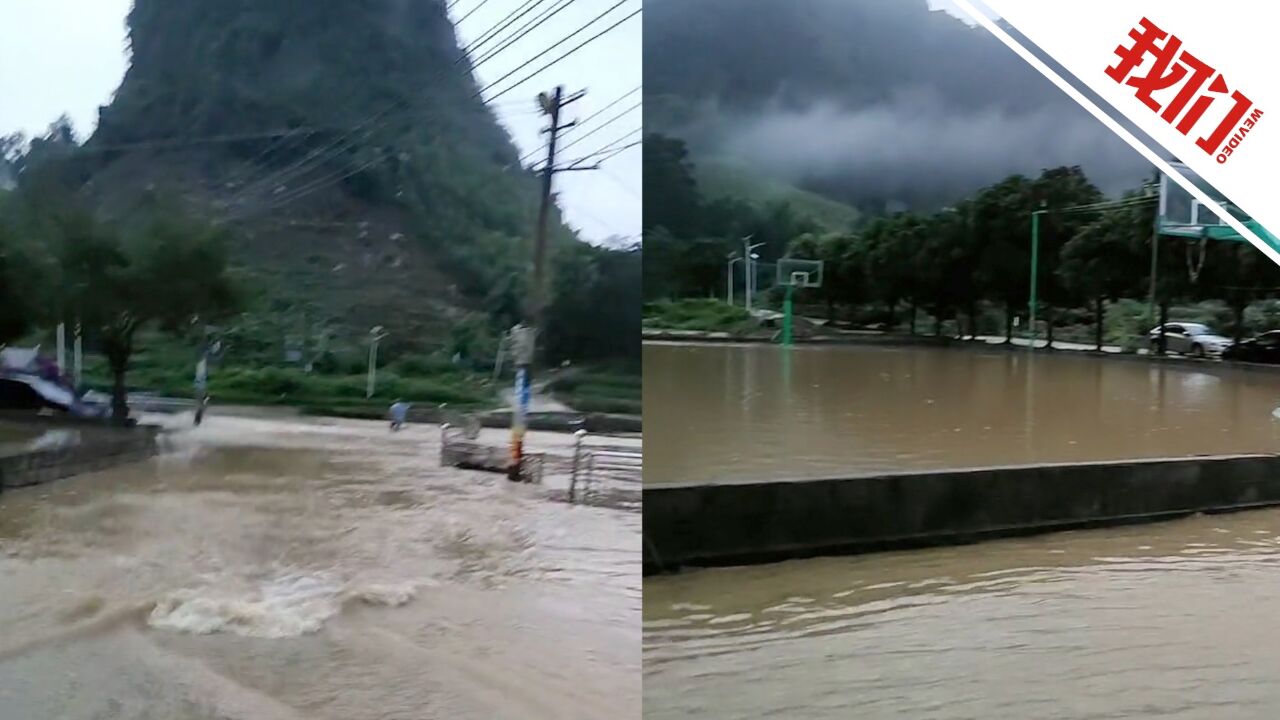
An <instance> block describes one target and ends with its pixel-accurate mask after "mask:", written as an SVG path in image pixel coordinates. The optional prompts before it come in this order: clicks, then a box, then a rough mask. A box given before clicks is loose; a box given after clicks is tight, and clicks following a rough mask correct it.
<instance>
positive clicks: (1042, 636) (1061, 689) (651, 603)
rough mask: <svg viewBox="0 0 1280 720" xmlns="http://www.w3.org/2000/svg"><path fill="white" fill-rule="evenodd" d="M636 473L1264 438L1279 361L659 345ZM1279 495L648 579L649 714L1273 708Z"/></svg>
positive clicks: (648, 354) (1028, 456)
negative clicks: (1203, 510) (987, 537)
mask: <svg viewBox="0 0 1280 720" xmlns="http://www.w3.org/2000/svg"><path fill="white" fill-rule="evenodd" d="M644 391H645V398H644V400H645V413H646V418H645V420H646V422H647V424H648V427H649V428H650V433H649V435H650V437H649V438H648V439H649V443H648V448H647V452H646V455H645V471H646V482H648V483H665V482H697V481H715V480H721V479H751V478H761V479H763V478H771V479H773V478H803V477H813V476H823V475H838V474H842V473H859V472H877V471H893V470H909V469H938V468H948V467H966V466H969V467H972V466H983V465H1008V464H1019V463H1033V462H1070V461H1088V460H1115V459H1124V458H1138V457H1165V456H1186V455H1196V454H1229V453H1252V452H1274V451H1275V449H1276V448H1277V447H1280V429H1278V428H1277V426H1278V425H1280V423H1277V421H1276V420H1274V419H1273V417H1272V412H1273V410H1274V409H1275V408H1276V407H1277V406H1280V375H1277V374H1273V373H1270V372H1257V371H1244V370H1239V369H1232V368H1230V367H1227V366H1222V365H1206V366H1205V367H1204V368H1203V369H1201V368H1198V367H1187V366H1166V367H1160V366H1157V365H1153V364H1148V363H1146V362H1134V361H1125V360H1117V359H1099V358H1094V357H1085V356H1079V355H1073V354H1070V353H1062V354H1060V355H1038V356H1035V357H1031V356H1029V355H1028V354H1027V353H1025V352H1016V351H1015V352H1006V351H1004V350H1002V349H992V350H985V349H975V348H955V349H947V348H923V347H913V348H890V347H844V348H796V349H794V350H792V351H791V352H790V353H788V352H785V351H783V350H781V349H780V348H777V347H763V346H750V347H745V346H681V345H658V344H653V345H646V347H645V388H644ZM1273 596H1275V597H1280V510H1258V511H1252V512H1244V513H1238V514H1233V515H1216V516H1198V517H1194V518H1189V519H1185V520H1180V521H1175V522H1165V523H1156V524H1148V525H1137V526H1132V527H1125V528H1111V529H1103V530H1088V531H1079V532H1069V533H1056V534H1049V535H1043V536H1039V537H1034V538H1028V539H1017V540H1002V541H993V542H986V543H981V544H977V545H969V546H961V547H949V548H936V549H927V550H914V551H909V552H889V553H878V554H868V555H861V556H853V557H835V558H822V559H812V560H799V561H792V562H783V563H775V564H767V565H759V566H753V567H742V568H728V569H710V570H693V571H688V572H685V573H682V574H678V575H673V576H672V575H668V576H655V577H650V578H648V579H647V580H646V582H645V606H644V675H645V685H644V695H645V714H646V717H648V718H656V719H665V718H686V717H708V718H712V717H714V718H733V719H735V720H754V719H756V718H760V719H763V718H803V719H804V720H828V719H830V720H835V719H836V718H841V719H843V718H849V717H857V718H899V717H909V718H934V719H938V720H969V719H974V720H976V719H978V718H1063V719H1066V718H1070V719H1072V720H1077V719H1082V718H1104V717H1113V718H1188V719H1190V718H1195V719H1201V718H1203V719H1206V720H1207V719H1210V718H1222V717H1231V718H1259V719H1262V718H1270V717H1274V714H1275V712H1274V710H1275V708H1276V707H1280V690H1278V689H1277V686H1276V684H1275V682H1274V678H1275V676H1276V675H1277V674H1278V673H1280V650H1278V649H1277V648H1280V630H1277V629H1276V628H1277V627H1280V626H1277V624H1276V623H1275V622H1274V618H1273V613H1272V605H1273V603H1270V602H1269V601H1268V598H1271V597H1273Z"/></svg>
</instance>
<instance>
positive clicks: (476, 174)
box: [77, 0, 573, 349]
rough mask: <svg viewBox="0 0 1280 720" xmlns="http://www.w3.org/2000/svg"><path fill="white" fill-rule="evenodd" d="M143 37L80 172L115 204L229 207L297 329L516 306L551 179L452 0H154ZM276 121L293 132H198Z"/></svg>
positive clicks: (261, 280)
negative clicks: (527, 151) (493, 94)
mask: <svg viewBox="0 0 1280 720" xmlns="http://www.w3.org/2000/svg"><path fill="white" fill-rule="evenodd" d="M129 44H130V49H131V52H132V63H131V66H130V68H129V70H128V72H127V74H126V76H125V78H124V81H123V83H122V85H121V86H120V88H119V90H118V91H117V92H116V94H115V96H114V97H113V99H112V101H111V103H110V104H109V105H107V106H105V107H103V108H102V110H101V113H100V123H99V126H98V130H97V132H96V133H95V134H94V136H93V137H92V138H91V139H90V140H89V142H88V143H87V144H86V147H85V151H84V152H83V155H84V158H82V161H83V165H82V166H81V167H80V168H79V174H78V176H77V180H79V181H83V182H84V184H83V187H82V190H81V192H82V193H83V194H84V195H85V196H86V197H88V198H90V199H91V201H92V202H93V203H95V204H96V206H97V207H98V209H99V210H100V211H101V212H102V214H104V215H106V216H107V217H110V218H115V219H118V220H121V221H123V222H125V223H127V222H128V221H129V218H130V217H131V216H134V215H137V214H139V212H140V211H142V210H144V209H145V208H146V207H147V205H148V204H149V203H162V202H164V203H172V202H177V203H180V204H181V205H182V206H183V208H184V209H185V210H186V211H188V212H193V213H197V214H200V215H203V216H206V217H208V218H210V219H213V220H216V221H219V222H228V223H230V224H231V225H232V226H233V227H234V228H235V229H236V231H237V235H238V237H239V238H240V244H239V247H237V248H235V251H236V252H235V259H236V262H237V263H238V264H239V265H241V266H242V267H243V268H244V269H245V270H247V271H248V272H249V273H250V274H251V275H252V276H253V277H254V278H255V280H256V281H255V284H256V285H257V287H258V290H259V294H260V295H261V296H262V298H263V303H261V305H260V307H259V308H258V311H259V313H266V314H268V315H272V316H274V317H276V318H283V317H287V318H288V323H289V324H290V325H292V326H293V327H297V323H298V322H299V319H300V318H303V317H304V316H305V321H306V322H309V323H311V326H312V327H317V326H321V325H324V326H329V327H331V328H335V331H334V332H335V335H336V336H338V337H342V336H344V335H345V336H347V337H350V338H358V337H359V336H360V335H361V334H362V333H366V332H367V331H368V328H369V327H370V326H372V325H382V326H385V327H386V328H387V329H388V330H389V331H390V332H391V336H392V338H393V340H389V342H391V343H393V346H392V347H393V348H394V347H395V346H396V345H399V346H401V347H414V348H415V349H430V348H432V347H435V346H437V345H439V344H440V343H441V342H442V339H443V338H444V337H445V336H446V335H447V333H448V332H449V329H450V328H451V327H452V326H454V325H455V324H456V323H457V322H459V321H461V320H463V319H464V318H466V317H468V316H484V317H488V318H490V319H492V320H493V321H494V323H495V324H500V323H502V322H506V321H507V320H508V319H509V317H508V316H509V315H510V314H511V311H512V310H513V308H514V307H515V306H516V302H517V298H518V297H519V296H520V295H521V286H522V283H523V282H524V267H525V265H526V262H525V259H526V254H527V249H528V247H529V236H530V234H531V232H532V229H533V227H534V222H535V218H536V213H537V197H538V186H537V181H536V179H535V178H534V177H532V176H531V175H530V174H529V173H528V172H526V171H525V170H523V169H522V168H521V167H520V164H519V162H518V153H517V150H516V149H515V147H514V146H513V145H512V143H511V141H510V139H509V138H508V137H507V135H506V133H505V132H504V131H503V129H502V128H501V127H500V126H499V125H498V123H497V121H496V118H495V117H494V115H493V114H492V112H491V111H490V110H489V109H488V108H487V107H486V106H484V105H483V104H482V103H481V102H480V100H479V99H477V97H476V91H477V86H476V83H475V81H474V79H473V77H472V75H471V72H470V67H469V63H468V62H467V61H461V62H459V57H460V54H461V53H460V51H459V47H458V42H457V39H456V36H455V34H454V30H453V27H452V25H451V23H450V21H449V19H448V17H447V16H446V14H445V10H444V3H441V2H411V1H410V0H313V1H312V2H309V3H306V6H305V11H303V8H302V7H301V6H299V5H297V4H296V3H289V2H255V1H252V0H186V1H184V2H170V1H169V0H137V1H136V3H135V6H134V9H133V11H132V12H131V14H130V16H129ZM274 130H288V131H291V134H288V135H284V136H277V137H257V138H249V139H243V140H237V141H234V142H227V141H222V142H198V143H190V144H184V143H183V142H182V141H183V140H184V139H193V138H227V137H232V138H234V137H239V136H246V135H248V136H252V135H261V134H263V133H264V131H274ZM175 140H176V141H177V142H174V141H175ZM122 146H123V148H124V149H117V148H121V147H122ZM175 146H176V147H175ZM555 227H556V230H555V237H554V239H553V240H554V241H555V242H556V243H558V244H559V245H561V246H567V245H568V244H569V243H571V242H572V241H573V236H572V235H571V234H570V233H569V231H568V230H566V229H565V228H564V227H563V226H562V225H561V224H560V223H559V221H558V218H557V219H556V222H555ZM268 319H270V318H268Z"/></svg>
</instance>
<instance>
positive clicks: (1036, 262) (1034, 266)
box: [1027, 200, 1049, 350]
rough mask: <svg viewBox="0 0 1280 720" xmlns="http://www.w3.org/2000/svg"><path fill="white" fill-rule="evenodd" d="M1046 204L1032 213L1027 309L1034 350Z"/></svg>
mask: <svg viewBox="0 0 1280 720" xmlns="http://www.w3.org/2000/svg"><path fill="white" fill-rule="evenodd" d="M1046 204H1047V203H1045V202H1044V201H1043V200H1041V201H1040V209H1039V210H1036V211H1035V212H1032V213H1031V300H1030V302H1028V303H1027V310H1028V315H1029V318H1028V320H1029V324H1030V327H1031V344H1030V348H1031V349H1032V350H1034V349H1035V347H1036V279H1037V277H1038V276H1039V275H1040V216H1041V215H1044V214H1046V213H1048V212H1049V211H1048V210H1046V209H1045V205H1046Z"/></svg>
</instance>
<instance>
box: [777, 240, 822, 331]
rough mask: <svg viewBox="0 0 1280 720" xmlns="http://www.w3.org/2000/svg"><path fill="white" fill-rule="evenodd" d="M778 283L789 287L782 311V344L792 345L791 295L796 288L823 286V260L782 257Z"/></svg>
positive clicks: (779, 262) (779, 265) (779, 264)
mask: <svg viewBox="0 0 1280 720" xmlns="http://www.w3.org/2000/svg"><path fill="white" fill-rule="evenodd" d="M778 284H779V285H782V286H784V287H786V288H787V296H786V299H785V300H784V301H783V312H782V344H783V346H784V347H791V315H792V312H791V296H792V294H793V293H794V292H795V289H796V288H818V287H822V261H821V260H800V259H797V258H782V259H780V260H778Z"/></svg>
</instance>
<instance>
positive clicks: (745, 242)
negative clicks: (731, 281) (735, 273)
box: [742, 233, 764, 313]
mask: <svg viewBox="0 0 1280 720" xmlns="http://www.w3.org/2000/svg"><path fill="white" fill-rule="evenodd" d="M753 237H755V234H754V233H753V234H751V235H748V236H746V237H744V238H742V256H743V257H744V258H746V273H747V278H746V280H747V283H746V287H747V303H746V308H747V312H748V313H750V312H751V294H752V293H753V292H754V290H755V282H754V278H753V276H754V275H755V273H754V272H753V265H754V263H753V262H752V261H753V260H758V259H759V258H760V256H759V255H756V254H755V249H756V248H758V247H764V243H756V244H755V245H750V244H749V243H750V242H751V238H753Z"/></svg>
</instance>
